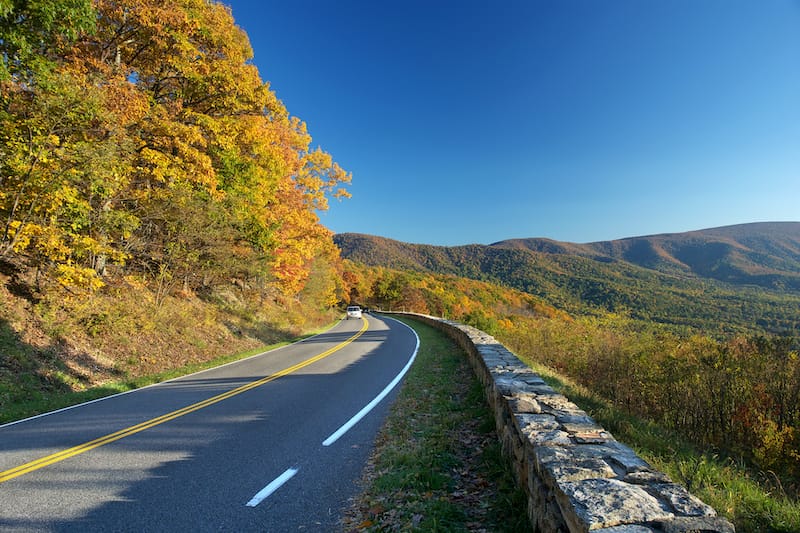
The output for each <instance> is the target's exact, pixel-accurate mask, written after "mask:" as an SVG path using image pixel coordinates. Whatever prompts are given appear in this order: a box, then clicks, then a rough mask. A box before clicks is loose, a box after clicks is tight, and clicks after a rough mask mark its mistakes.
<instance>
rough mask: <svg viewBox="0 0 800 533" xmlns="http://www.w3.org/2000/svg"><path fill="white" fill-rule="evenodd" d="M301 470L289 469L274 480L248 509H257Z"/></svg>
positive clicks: (254, 497) (252, 501)
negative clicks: (256, 507) (257, 506)
mask: <svg viewBox="0 0 800 533" xmlns="http://www.w3.org/2000/svg"><path fill="white" fill-rule="evenodd" d="M299 470H300V469H299V468H296V467H295V468H288V469H287V470H286V471H285V472H284V473H283V474H281V475H280V476H278V477H276V478H275V479H274V480H272V482H271V483H270V484H269V485H267V486H266V487H264V488H263V489H261V490H260V491H258V493H257V494H256V495H255V496H253V498H252V499H251V500H250V501H249V502H247V503H246V505H247V507H255V506H256V505H258V504H259V503H261V502H262V501H264V500H265V499H267V498H269V497H270V495H271V494H272V493H273V492H275V491H276V490H278V489H279V488H281V487H282V486H283V484H284V483H286V482H287V481H289V480H290V479H292V478H293V477H294V475H295V474H296V473H297V472H298V471H299Z"/></svg>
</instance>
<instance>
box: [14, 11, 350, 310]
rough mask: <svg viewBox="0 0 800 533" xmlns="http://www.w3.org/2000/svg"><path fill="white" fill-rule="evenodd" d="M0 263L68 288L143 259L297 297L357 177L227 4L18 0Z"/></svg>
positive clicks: (197, 282)
mask: <svg viewBox="0 0 800 533" xmlns="http://www.w3.org/2000/svg"><path fill="white" fill-rule="evenodd" d="M1 5H2V6H3V7H2V9H0V58H2V61H0V84H2V86H1V88H2V91H0V95H1V96H0V124H2V134H1V136H0V156H1V157H0V180H1V181H0V186H1V187H2V188H1V189H0V217H1V218H0V223H1V224H0V260H3V261H5V262H10V263H13V264H14V265H16V266H19V267H20V268H24V269H34V270H35V271H36V272H37V274H38V275H39V277H40V279H52V280H56V281H57V282H59V283H60V284H61V285H63V286H65V287H75V288H98V287H100V286H102V285H103V283H104V279H105V278H106V277H107V276H110V275H125V274H136V275H141V276H145V277H146V278H147V279H149V280H151V281H154V282H157V283H159V284H162V285H171V284H180V285H182V286H183V287H185V288H186V289H189V290H195V289H199V288H204V287H209V286H211V285H213V284H214V283H215V282H218V281H220V280H229V279H233V278H235V279H238V280H240V282H241V283H245V284H253V283H259V284H261V285H263V286H264V287H266V286H268V285H269V286H270V287H271V288H273V289H274V290H276V291H280V292H281V293H282V294H284V295H291V296H294V295H296V294H297V293H298V291H299V290H300V289H302V288H303V287H304V285H305V282H306V280H307V279H308V277H309V275H310V272H311V269H312V267H313V265H314V264H315V258H324V260H326V261H328V262H333V261H335V257H336V250H335V248H334V247H333V246H332V245H331V242H330V234H329V232H328V231H327V230H326V229H325V228H323V227H322V226H321V225H320V224H319V222H318V219H317V215H316V211H317V210H318V209H325V207H326V193H328V192H333V194H334V195H338V196H341V195H346V193H345V192H344V191H343V190H341V189H339V188H338V187H339V185H340V184H342V183H345V182H347V181H348V180H349V175H348V174H346V173H345V172H344V171H343V170H342V169H341V168H339V166H338V165H336V164H335V163H334V162H333V161H332V159H331V157H330V156H329V155H328V154H326V153H325V152H322V151H320V150H318V149H314V148H312V147H311V137H310V136H309V135H308V133H307V131H306V127H305V124H304V123H302V122H301V121H300V120H299V119H297V118H295V117H292V116H291V115H290V114H289V113H288V111H287V110H286V108H285V107H284V106H283V104H282V103H281V102H280V101H279V100H278V99H277V98H276V96H275V93H274V92H273V91H271V90H270V87H269V84H268V83H265V82H264V81H263V80H262V79H261V77H260V75H259V72H258V71H257V70H256V68H255V67H254V66H253V65H252V64H251V63H250V59H251V58H252V50H251V48H250V45H249V42H248V39H247V36H246V35H245V34H244V32H243V31H242V30H240V29H239V28H238V27H237V26H236V25H235V24H234V20H233V18H232V15H231V12H230V9H229V8H228V7H226V6H224V5H222V4H219V3H216V2H206V1H204V0H183V1H179V2H168V3H165V2H160V1H155V0H124V1H105V0H98V1H96V2H90V1H89V0H84V1H66V0H56V1H54V2H32V3H27V2H24V3H13V4H9V3H3V4H1Z"/></svg>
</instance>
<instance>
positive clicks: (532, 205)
mask: <svg viewBox="0 0 800 533" xmlns="http://www.w3.org/2000/svg"><path fill="white" fill-rule="evenodd" d="M224 3H226V4H228V5H230V6H231V8H232V10H233V15H234V18H235V19H236V21H237V24H238V25H239V26H241V27H242V28H243V29H244V30H245V31H246V32H247V34H248V35H249V37H250V41H251V43H252V45H253V49H254V53H255V59H254V62H255V63H256V65H257V66H258V68H259V71H260V73H261V76H262V78H263V79H264V80H266V81H269V82H270V84H271V86H272V88H273V90H274V91H275V92H276V93H277V95H278V97H279V98H280V99H281V100H283V102H284V104H285V105H286V107H287V109H288V110H289V112H290V113H291V114H293V115H295V116H298V117H300V118H301V119H302V120H303V121H305V122H306V123H307V125H308V129H309V132H310V133H311V135H312V137H313V139H314V144H315V145H319V146H321V147H322V148H323V149H324V150H326V151H328V152H330V153H331V154H332V155H333V156H334V159H335V160H336V161H337V162H339V164H341V165H342V166H343V167H344V168H345V169H347V170H348V171H351V172H352V174H353V183H352V186H351V187H350V188H349V190H350V192H351V193H352V194H353V197H352V199H350V200H345V201H342V202H337V201H332V202H331V207H330V210H329V211H328V212H326V213H322V214H321V220H322V222H323V224H325V225H326V226H327V227H329V228H330V229H331V230H333V231H334V232H337V233H341V232H359V233H369V234H374V235H381V236H384V237H389V238H393V239H397V240H401V241H406V242H416V243H428V244H439V245H457V244H467V243H485V244H488V243H491V242H495V241H498V240H502V239H508V238H516V237H547V238H552V239H556V240H564V241H572V242H591V241H598V240H609V239H616V238H622V237H630V236H638V235H647V234H654V233H667V232H680V231H688V230H693V229H702V228H710V227H716V226H723V225H728V224H738V223H745V222H758V221H779V220H783V221H787V220H792V221H798V220H800V1H798V0H751V1H739V0H608V1H598V0H581V1H578V0H558V1H556V0H547V1H545V0H528V1H520V0H508V1H491V0H485V1H473V0H463V1H455V0H447V1H445V0H442V1H436V0H427V1H419V0H403V1H398V0H394V1H380V0H371V1H367V0H364V1H356V0H330V1H328V0H313V1H312V0H285V1H273V0H226V1H225V2H224Z"/></svg>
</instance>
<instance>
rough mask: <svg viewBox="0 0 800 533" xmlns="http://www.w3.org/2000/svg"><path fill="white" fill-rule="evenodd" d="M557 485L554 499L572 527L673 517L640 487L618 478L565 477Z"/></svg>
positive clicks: (593, 526)
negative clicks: (579, 479) (566, 479)
mask: <svg viewBox="0 0 800 533" xmlns="http://www.w3.org/2000/svg"><path fill="white" fill-rule="evenodd" d="M559 489H560V493H558V494H557V495H556V499H557V501H558V504H559V507H561V512H562V513H563V514H564V519H565V521H566V522H567V524H568V525H569V527H570V530H571V531H589V530H592V529H599V528H604V527H606V528H607V527H612V526H618V525H624V524H636V523H644V522H654V521H664V522H666V521H668V520H670V519H671V518H674V515H673V514H672V513H670V512H669V511H667V510H666V509H665V508H664V506H663V505H662V504H661V503H660V502H659V501H658V500H657V499H655V498H654V497H653V496H652V495H650V494H648V493H647V492H646V491H644V490H643V489H642V488H641V487H639V486H637V485H629V484H627V483H623V482H622V481H619V480H617V479H587V480H583V481H567V482H564V483H559Z"/></svg>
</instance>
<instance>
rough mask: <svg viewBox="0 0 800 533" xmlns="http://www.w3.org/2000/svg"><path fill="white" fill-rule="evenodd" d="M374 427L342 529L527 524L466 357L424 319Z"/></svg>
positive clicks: (513, 528) (509, 528) (516, 527)
mask: <svg viewBox="0 0 800 533" xmlns="http://www.w3.org/2000/svg"><path fill="white" fill-rule="evenodd" d="M404 322H406V323H407V324H409V325H410V326H412V327H413V328H414V329H415V330H416V331H417V334H418V335H419V337H420V341H421V343H420V350H419V353H418V354H417V359H416V361H415V363H414V365H413V366H412V368H411V370H410V371H409V373H408V376H407V377H406V379H405V380H404V384H403V386H402V388H401V390H400V391H399V394H398V398H397V400H396V401H395V403H394V405H393V406H392V409H391V413H390V415H389V417H388V419H387V421H386V423H385V425H384V427H383V429H382V430H381V432H380V434H379V436H378V438H377V441H376V449H375V451H374V453H373V456H372V458H371V459H370V464H369V466H368V467H367V470H366V473H365V480H364V483H365V490H364V493H363V494H362V495H361V497H360V499H359V500H358V502H357V503H356V504H355V505H354V506H353V508H352V509H351V510H350V512H349V513H348V514H347V517H346V520H345V527H346V529H348V530H350V531H370V532H372V531H376V532H377V531H476V532H477V531H493V532H504V531H505V532H519V531H526V530H530V523H529V521H528V517H527V513H526V505H527V503H526V499H525V496H524V494H523V493H522V492H521V491H520V490H518V489H517V488H516V486H515V483H514V480H513V477H512V474H511V471H510V466H509V465H508V463H507V462H506V460H505V459H504V458H503V457H502V456H501V452H500V445H499V441H498V439H497V436H496V434H495V431H494V420H493V417H492V415H491V413H490V412H489V408H488V407H487V405H486V402H485V399H484V397H483V392H482V389H481V386H480V384H479V383H478V382H477V380H476V379H475V377H474V374H473V373H472V370H471V369H470V368H469V366H468V363H467V360H466V356H465V354H464V353H463V352H462V351H461V349H460V348H458V347H457V346H456V345H455V344H454V343H453V342H452V341H451V340H450V339H449V338H448V337H446V336H445V335H443V334H442V333H441V332H439V331H437V330H435V329H433V328H431V327H430V326H427V325H424V324H421V323H419V322H415V321H412V320H404Z"/></svg>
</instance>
